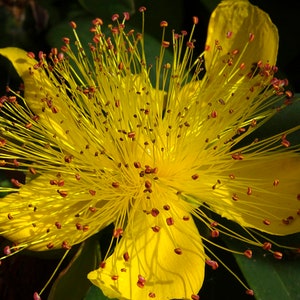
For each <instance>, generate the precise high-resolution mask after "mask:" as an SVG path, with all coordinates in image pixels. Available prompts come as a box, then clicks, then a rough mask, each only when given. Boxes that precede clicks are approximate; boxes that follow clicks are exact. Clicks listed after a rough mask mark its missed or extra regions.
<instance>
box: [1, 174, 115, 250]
mask: <svg viewBox="0 0 300 300" xmlns="http://www.w3.org/2000/svg"><path fill="white" fill-rule="evenodd" d="M49 178H55V175H54V176H53V177H51V174H45V175H43V176H38V177H36V178H34V179H32V180H31V181H29V182H28V183H26V184H24V185H22V186H21V188H20V189H18V190H16V192H14V193H10V194H9V195H7V196H5V197H4V198H2V199H1V202H0V232H1V235H3V236H5V237H6V238H7V239H9V240H11V241H13V242H14V243H15V244H17V245H19V247H20V248H23V247H24V248H28V249H30V250H35V251H45V250H48V249H54V248H56V249H57V248H61V247H62V248H64V247H67V246H72V245H75V244H78V243H80V242H82V241H83V240H85V239H87V238H88V237H89V236H91V235H93V234H95V233H96V232H98V231H99V230H100V229H102V228H104V227H105V226H107V225H108V224H110V223H111V222H112V221H113V217H112V216H113V214H112V212H107V214H103V212H101V210H100V209H99V211H96V212H93V211H90V210H89V208H90V204H91V196H90V195H89V194H88V192H86V193H84V191H81V192H80V191H79V190H76V192H74V191H73V190H74V188H72V186H73V187H74V184H76V179H75V178H74V177H73V176H70V178H68V177H67V176H66V175H65V176H64V180H65V182H66V183H65V184H64V186H61V187H59V186H58V185H54V184H49V181H50V180H49ZM101 204H102V202H101V201H98V203H97V205H101ZM98 208H100V206H99V207H97V209H98ZM98 214H99V215H98ZM92 216H93V217H95V220H96V222H91V221H90V219H91V217H92ZM97 216H98V218H97ZM99 220H101V221H99ZM87 224H88V227H87V226H86V225H87Z"/></svg>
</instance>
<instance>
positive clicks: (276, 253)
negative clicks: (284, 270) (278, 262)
mask: <svg viewBox="0 0 300 300" xmlns="http://www.w3.org/2000/svg"><path fill="white" fill-rule="evenodd" d="M273 256H274V258H276V259H282V257H283V254H282V253H281V252H279V251H275V252H274V253H273Z"/></svg>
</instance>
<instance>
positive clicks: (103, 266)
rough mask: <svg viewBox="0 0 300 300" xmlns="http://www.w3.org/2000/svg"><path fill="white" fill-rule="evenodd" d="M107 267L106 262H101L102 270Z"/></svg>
mask: <svg viewBox="0 0 300 300" xmlns="http://www.w3.org/2000/svg"><path fill="white" fill-rule="evenodd" d="M105 266H106V262H105V261H101V262H100V264H99V267H100V268H101V269H104V268H105Z"/></svg>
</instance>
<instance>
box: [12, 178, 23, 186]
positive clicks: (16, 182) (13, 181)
mask: <svg viewBox="0 0 300 300" xmlns="http://www.w3.org/2000/svg"><path fill="white" fill-rule="evenodd" d="M10 181H11V183H12V184H13V185H14V186H15V187H18V188H19V187H21V186H22V183H20V182H19V180H17V179H14V178H11V180H10Z"/></svg>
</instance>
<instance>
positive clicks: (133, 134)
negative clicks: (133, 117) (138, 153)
mask: <svg viewBox="0 0 300 300" xmlns="http://www.w3.org/2000/svg"><path fill="white" fill-rule="evenodd" d="M127 136H128V137H129V138H130V139H133V138H134V137H135V132H134V131H131V132H128V134H127Z"/></svg>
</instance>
